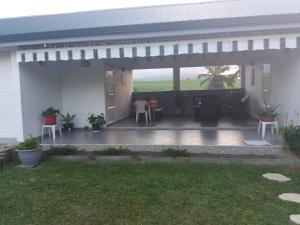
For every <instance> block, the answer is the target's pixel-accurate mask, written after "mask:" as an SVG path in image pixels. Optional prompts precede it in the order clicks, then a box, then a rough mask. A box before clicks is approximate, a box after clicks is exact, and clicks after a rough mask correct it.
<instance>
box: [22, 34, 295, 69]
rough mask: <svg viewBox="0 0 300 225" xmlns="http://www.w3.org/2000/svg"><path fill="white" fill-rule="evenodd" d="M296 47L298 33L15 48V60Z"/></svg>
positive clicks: (138, 55) (82, 58)
mask: <svg viewBox="0 0 300 225" xmlns="http://www.w3.org/2000/svg"><path fill="white" fill-rule="evenodd" d="M293 48H300V34H282V35H272V36H270V35H268V36H267V35H266V36H251V37H231V38H220V39H201V40H190V41H188V40H184V41H173V42H155V43H143V44H126V45H106V46H94V47H93V46H86V47H72V48H71V47H70V48H45V49H34V50H19V51H18V52H17V61H18V62H23V63H24V62H36V61H61V60H62V61H67V60H90V59H113V58H138V57H155V56H161V57H163V56H171V55H174V56H176V55H189V54H206V53H221V52H239V51H257V50H269V49H293Z"/></svg>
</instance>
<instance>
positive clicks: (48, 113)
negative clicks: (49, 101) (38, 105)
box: [42, 107, 59, 125]
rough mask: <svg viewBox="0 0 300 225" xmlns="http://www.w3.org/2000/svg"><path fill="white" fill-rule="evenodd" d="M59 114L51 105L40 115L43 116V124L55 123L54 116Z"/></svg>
mask: <svg viewBox="0 0 300 225" xmlns="http://www.w3.org/2000/svg"><path fill="white" fill-rule="evenodd" d="M58 114H59V110H58V109H55V108H53V107H49V108H48V109H46V110H45V111H43V112H42V116H43V117H44V122H45V125H55V124H56V117H57V115H58Z"/></svg>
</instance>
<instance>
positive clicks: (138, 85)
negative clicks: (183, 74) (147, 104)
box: [133, 68, 174, 92]
mask: <svg viewBox="0 0 300 225" xmlns="http://www.w3.org/2000/svg"><path fill="white" fill-rule="evenodd" d="M173 89H174V88H173V69H172V68H168V69H146V70H133V91H134V92H160V91H171V90H173Z"/></svg>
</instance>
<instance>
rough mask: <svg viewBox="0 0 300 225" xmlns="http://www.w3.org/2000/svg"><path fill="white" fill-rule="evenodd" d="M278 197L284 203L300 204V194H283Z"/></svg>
mask: <svg viewBox="0 0 300 225" xmlns="http://www.w3.org/2000/svg"><path fill="white" fill-rule="evenodd" d="M278 197H279V198H280V199H281V200H283V201H289V202H295V203H299V204H300V194H293V193H283V194H281V195H279V196H278Z"/></svg>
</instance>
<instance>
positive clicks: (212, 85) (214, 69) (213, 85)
mask: <svg viewBox="0 0 300 225" xmlns="http://www.w3.org/2000/svg"><path fill="white" fill-rule="evenodd" d="M205 68H206V70H207V73H206V74H199V75H198V79H199V80H201V82H200V86H202V85H203V84H206V83H208V90H216V89H226V86H227V87H232V88H233V87H234V84H235V81H236V79H237V78H238V76H239V75H240V70H237V71H236V72H235V73H234V74H224V73H225V72H226V71H229V70H230V66H207V67H205Z"/></svg>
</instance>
